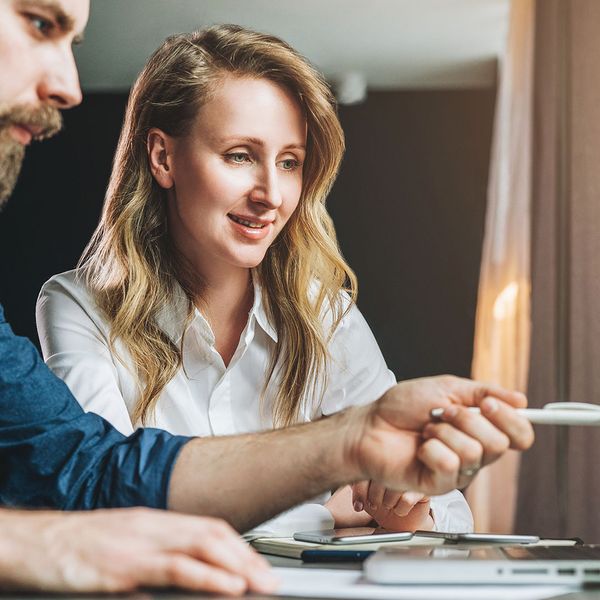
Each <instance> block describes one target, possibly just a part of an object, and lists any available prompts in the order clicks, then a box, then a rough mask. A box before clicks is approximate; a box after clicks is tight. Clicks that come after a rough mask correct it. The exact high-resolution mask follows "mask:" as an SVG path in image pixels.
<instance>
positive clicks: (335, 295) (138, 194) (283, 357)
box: [79, 25, 357, 426]
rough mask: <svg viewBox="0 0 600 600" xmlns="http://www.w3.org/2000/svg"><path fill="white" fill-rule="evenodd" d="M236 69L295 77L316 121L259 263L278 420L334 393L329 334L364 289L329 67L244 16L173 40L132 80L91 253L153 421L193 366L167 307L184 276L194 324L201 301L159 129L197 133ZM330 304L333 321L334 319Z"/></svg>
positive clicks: (103, 299) (273, 77) (295, 88)
mask: <svg viewBox="0 0 600 600" xmlns="http://www.w3.org/2000/svg"><path fill="white" fill-rule="evenodd" d="M231 75H233V76H244V77H247V76H249V77H255V78H265V79H268V80H270V81H273V82H275V83H277V84H279V85H282V86H284V87H285V88H286V89H287V90H289V91H290V92H291V93H292V94H293V96H294V97H295V99H296V100H297V102H298V103H299V105H300V106H301V107H302V109H303V111H304V114H305V118H306V121H307V148H306V159H305V162H304V168H303V181H302V192H301V197H300V201H299V203H298V207H297V209H296V211H295V212H294V214H293V215H292V217H291V218H290V220H289V221H288V223H287V224H286V226H285V227H284V228H283V230H282V231H281V233H280V235H279V237H278V238H277V239H276V240H275V242H274V243H273V244H272V245H271V246H270V248H269V249H268V250H267V253H266V255H265V257H264V260H263V261H262V262H261V264H260V265H259V266H258V267H257V273H258V275H259V278H260V281H261V285H262V290H263V301H264V303H265V306H266V310H267V312H268V314H269V317H270V318H271V319H272V321H273V324H274V326H275V328H276V331H277V333H278V343H277V344H276V348H275V350H274V352H273V355H272V356H271V359H270V365H269V368H268V372H267V378H266V383H265V388H264V389H263V394H264V391H265V390H266V387H267V385H268V383H269V381H271V380H272V379H273V378H274V377H276V378H277V385H278V391H277V394H276V397H275V400H274V404H273V414H272V419H273V423H274V424H275V425H278V426H284V425H288V424H292V423H294V422H296V421H297V420H298V418H299V415H300V412H301V411H302V409H303V407H304V406H305V403H306V402H308V399H309V398H315V395H318V396H319V398H322V394H323V392H324V389H325V385H326V381H327V370H328V361H329V360H330V359H329V356H328V351H327V346H328V342H329V339H330V336H331V334H332V333H333V331H334V330H335V328H336V327H337V325H338V324H339V321H340V319H341V318H342V317H343V316H344V314H345V311H347V310H348V308H349V304H348V303H347V301H346V302H345V301H344V296H343V294H342V293H341V292H342V290H345V291H346V292H347V293H348V294H349V296H350V299H351V301H355V299H356V289H357V284H356V278H355V276H354V273H353V272H352V270H351V269H350V268H349V266H348V265H347V264H346V263H345V261H344V259H343V257H342V255H341V253H340V250H339V247H338V244H337V240H336V235H335V230H334V227H333V223H332V220H331V218H330V216H329V214H328V213H327V210H326V208H325V199H326V197H327V194H328V193H329V190H330V188H331V185H332V184H333V181H334V180H335V177H336V175H337V172H338V169H339V166H340V162H341V159H342V156H343V153H344V135H343V131H342V128H341V126H340V123H339V120H338V118H337V114H336V104H335V99H334V97H333V95H332V93H331V91H330V89H329V87H328V85H327V84H326V82H325V81H324V79H323V78H322V76H321V75H320V74H319V73H318V72H317V71H316V70H315V69H314V68H313V67H312V66H311V65H310V64H309V63H308V61H307V60H306V59H305V58H303V57H302V56H301V55H300V54H299V53H298V52H296V51H295V50H294V49H293V48H291V47H290V46H289V45H288V44H286V43H285V42H283V41H282V40H280V39H278V38H276V37H274V36H271V35H265V34H262V33H258V32H255V31H251V30H248V29H245V28H242V27H239V26H235V25H220V26H215V27H211V28H209V29H205V30H202V31H198V32H194V33H186V34H179V35H174V36H171V37H169V38H167V40H165V42H164V43H163V44H162V45H161V46H160V47H159V48H158V49H157V50H156V51H155V52H154V54H153V55H152V56H151V57H150V59H149V60H148V63H147V64H146V66H145V67H144V69H143V71H142V72H141V73H140V75H139V77H138V79H137V81H136V82H135V84H134V86H133V88H132V91H131V94H130V97H129V102H128V105H127V110H126V114H125V121H124V125H123V129H122V132H121V136H120V139H119V143H118V146H117V151H116V155H115V159H114V163H113V170H112V174H111V178H110V182H109V185H108V189H107V193H106V198H105V203H104V208H103V212H102V217H101V220H100V223H99V225H98V227H97V229H96V231H95V232H94V235H93V237H92V239H91V240H90V242H89V244H88V246H87V247H86V249H85V250H84V253H83V255H82V257H81V259H80V262H79V268H80V269H81V271H80V272H81V273H82V274H83V276H84V277H85V280H86V283H87V285H88V286H89V288H90V289H91V291H92V293H93V294H94V297H95V299H96V302H97V304H98V306H99V307H100V309H101V310H102V312H103V313H104V314H105V316H106V318H107V319H108V321H109V324H110V340H109V343H110V345H111V349H112V350H113V351H114V349H115V342H116V340H120V342H121V343H123V344H124V346H125V348H126V349H127V351H128V352H129V354H130V355H131V357H132V359H133V361H134V364H135V365H136V368H137V373H136V376H137V378H138V382H139V388H140V393H139V399H138V402H137V405H136V409H135V414H134V418H135V419H136V420H140V421H141V422H142V423H145V422H146V421H147V419H148V416H149V415H151V414H152V412H153V410H154V407H155V405H156V402H157V400H158V397H159V395H160V393H161V391H162V390H163V388H164V387H165V385H166V384H167V383H168V382H169V381H170V380H171V379H172V378H173V376H174V375H175V373H176V372H177V370H178V369H179V368H180V367H181V365H182V345H180V346H178V345H177V343H176V341H174V340H172V339H170V338H169V336H168V335H167V334H166V333H165V332H164V331H163V330H162V329H161V328H160V326H159V325H158V322H157V316H158V314H159V312H160V310H161V308H162V307H164V306H165V304H167V305H168V303H169V301H170V300H172V298H173V294H174V293H176V290H177V289H178V286H181V288H182V289H183V290H184V292H185V294H186V296H187V301H188V316H187V319H188V320H187V322H188V323H189V322H190V320H191V318H192V314H193V310H194V304H193V294H192V290H191V289H190V285H189V281H190V279H189V278H188V277H186V275H185V265H184V264H183V263H184V261H182V260H181V259H180V258H178V255H177V253H176V252H175V251H174V248H173V247H172V245H171V241H170V239H169V234H168V227H167V216H166V209H165V191H164V190H163V189H162V188H161V187H160V186H159V185H158V184H157V183H156V182H155V180H154V178H153V176H152V174H151V172H150V168H149V162H148V155H147V148H146V141H147V136H148V132H149V130H150V129H151V128H152V127H158V128H160V129H162V130H163V131H165V132H166V133H167V134H169V135H171V136H175V137H177V136H183V135H185V133H186V131H188V130H189V129H190V126H191V125H192V123H193V121H194V119H195V117H196V115H197V114H198V111H199V109H200V108H201V107H202V105H203V104H204V103H206V102H207V100H209V99H210V97H211V94H212V92H213V90H214V89H215V86H216V84H217V83H218V82H219V80H220V79H222V78H223V77H224V76H231ZM315 283H316V284H317V285H315ZM326 313H330V314H331V316H332V321H331V326H329V325H324V322H325V321H324V318H323V317H324V315H325V314H326ZM326 322H327V323H329V318H328V319H327V321H326ZM182 334H183V332H182Z"/></svg>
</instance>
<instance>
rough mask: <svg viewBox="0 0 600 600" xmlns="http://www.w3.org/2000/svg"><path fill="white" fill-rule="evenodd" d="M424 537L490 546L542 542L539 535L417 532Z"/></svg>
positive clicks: (416, 533)
mask: <svg viewBox="0 0 600 600" xmlns="http://www.w3.org/2000/svg"><path fill="white" fill-rule="evenodd" d="M415 535H418V536H422V537H433V538H444V539H445V540H447V541H449V542H456V543H460V542H462V543H471V542H486V543H488V544H535V543H536V542H539V541H540V538H539V537H538V536H537V535H512V534H505V533H448V532H446V531H421V530H417V531H415Z"/></svg>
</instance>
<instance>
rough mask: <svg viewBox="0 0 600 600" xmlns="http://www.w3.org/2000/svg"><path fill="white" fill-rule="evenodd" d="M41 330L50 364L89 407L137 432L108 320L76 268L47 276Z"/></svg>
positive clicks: (38, 315) (41, 300) (40, 306)
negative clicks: (123, 389)
mask: <svg viewBox="0 0 600 600" xmlns="http://www.w3.org/2000/svg"><path fill="white" fill-rule="evenodd" d="M36 318H37V328H38V335H39V338H40V344H41V347H42V353H43V356H44V359H45V361H46V364H47V365H48V366H49V367H50V369H51V370H52V371H53V372H54V373H55V374H56V375H57V376H58V377H60V379H62V380H63V381H64V382H65V383H66V384H67V386H68V387H69V389H70V390H71V392H72V393H73V395H74V396H75V398H76V399H77V401H78V402H79V404H80V405H81V406H82V408H83V409H84V410H85V411H86V412H93V413H96V414H98V415H100V416H102V417H104V418H105V419H106V420H107V421H109V422H110V423H111V424H112V425H113V426H114V427H115V428H116V429H117V430H119V431H120V432H121V433H123V434H124V435H129V434H131V433H133V429H134V428H133V425H132V422H131V418H130V416H129V413H128V410H127V406H126V404H125V399H124V397H123V392H122V389H121V383H122V382H121V381H120V380H119V373H118V372H117V367H116V364H115V361H116V360H118V359H116V358H115V357H114V356H113V355H112V353H111V351H110V349H109V347H108V335H109V333H108V325H107V324H106V323H105V321H104V319H103V318H102V317H101V315H100V314H99V310H98V309H97V307H96V306H95V303H94V301H93V299H92V297H91V296H90V294H89V293H88V291H87V289H86V286H85V284H84V283H83V282H82V281H79V280H78V279H77V278H76V277H75V271H70V272H68V273H63V274H60V275H57V276H55V277H53V278H52V279H50V280H49V281H47V282H46V283H45V284H44V286H43V287H42V290H41V292H40V295H39V297H38V301H37V305H36Z"/></svg>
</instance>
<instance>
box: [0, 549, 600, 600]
mask: <svg viewBox="0 0 600 600" xmlns="http://www.w3.org/2000/svg"><path fill="white" fill-rule="evenodd" d="M264 556H265V558H267V559H268V560H269V562H270V563H271V564H272V565H273V566H276V567H297V568H300V569H314V568H317V569H323V568H327V569H351V570H356V571H360V569H361V564H360V563H308V564H305V563H303V562H302V561H300V560H297V559H294V558H284V557H280V556H267V555H264ZM192 597H197V598H212V599H213V600H231V597H230V596H215V595H208V594H195V593H194V594H191V593H182V592H172V591H140V592H136V593H133V594H122V595H118V596H114V595H113V596H107V595H100V594H98V595H97V594H86V595H74V594H70V595H67V594H64V595H60V594H54V595H50V594H14V593H1V592H0V600H27V599H31V600H33V599H34V598H35V599H36V600H39V599H40V598H46V599H48V600H59V599H62V598H64V599H65V600H107V598H113V599H115V598H118V599H119V600H189V599H190V598H192ZM250 597H251V598H252V599H253V600H267V599H269V600H275V599H282V598H289V600H303V599H302V598H301V597H293V598H292V597H288V596H259V595H252V596H250ZM506 597H507V600H508V599H509V598H510V591H509V590H508V589H507V595H506ZM558 598H560V600H600V587H598V588H595V589H582V590H579V591H576V592H572V593H569V594H561V595H559V596H554V597H553V600H554V599H558ZM310 600H318V599H315V598H310ZM329 600H331V599H329ZM365 600H369V599H368V598H366V599H365ZM482 600H485V599H484V598H482ZM548 600H550V599H548Z"/></svg>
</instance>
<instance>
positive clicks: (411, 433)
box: [347, 375, 534, 495]
mask: <svg viewBox="0 0 600 600" xmlns="http://www.w3.org/2000/svg"><path fill="white" fill-rule="evenodd" d="M526 405H527V399H526V398H525V396H524V395H523V394H521V393H519V392H511V391H508V390H505V389H503V388H501V387H499V386H492V385H486V384H482V383H478V382H476V381H471V380H468V379H460V378H458V377H452V376H446V375H445V376H440V377H429V378H426V379H415V380H411V381H404V382H401V383H399V384H397V385H396V386H394V387H393V388H391V389H390V390H388V392H387V393H386V394H384V396H382V397H381V398H380V399H379V400H378V401H377V402H375V403H373V404H371V405H369V406H365V407H362V408H361V409H359V410H356V411H355V412H354V413H353V415H352V419H353V420H354V424H353V426H352V427H351V428H350V433H349V435H348V438H347V453H348V456H349V457H350V459H349V460H350V462H352V461H354V462H355V464H357V466H358V469H359V471H360V472H361V473H362V474H363V477H361V478H365V479H372V480H375V481H377V482H378V483H379V484H381V485H382V486H383V487H386V488H389V489H392V490H393V489H396V490H406V489H410V490H415V491H419V492H422V493H424V494H427V495H437V494H443V493H446V492H448V491H450V490H452V489H454V488H462V487H465V486H466V485H468V484H469V483H470V481H471V479H472V478H473V476H474V475H475V473H476V472H477V470H478V469H479V468H480V467H481V466H483V465H485V464H488V463H490V462H492V461H494V460H496V459H497V458H498V457H499V456H501V455H502V454H503V453H504V451H505V450H506V449H507V448H509V447H511V448H516V449H518V450H525V449H527V448H529V447H530V446H531V444H532V443H533V439H534V436H533V428H532V427H531V425H530V423H529V422H528V421H527V420H526V419H525V418H524V417H521V416H520V415H518V413H517V412H516V411H515V410H514V409H515V408H521V407H525V406H526ZM468 406H479V408H480V409H481V414H474V413H471V412H469V411H468V410H467V409H466V407H468ZM433 408H444V409H445V410H444V414H443V417H442V420H443V422H441V423H431V417H430V412H431V410H432V409H433ZM424 438H425V439H424Z"/></svg>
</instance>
